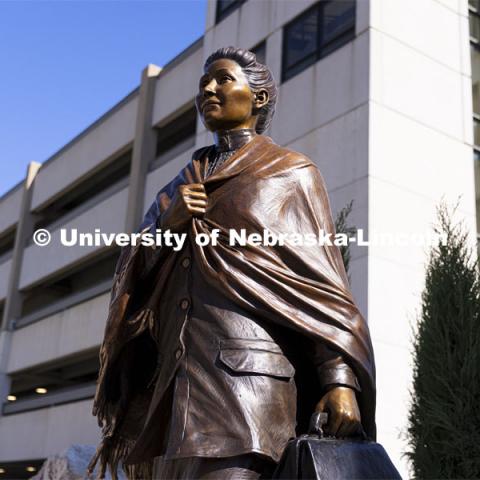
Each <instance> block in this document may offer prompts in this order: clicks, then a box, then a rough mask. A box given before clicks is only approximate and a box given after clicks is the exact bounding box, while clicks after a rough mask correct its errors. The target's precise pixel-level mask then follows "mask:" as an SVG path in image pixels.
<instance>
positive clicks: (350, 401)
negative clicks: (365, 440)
mask: <svg viewBox="0 0 480 480" xmlns="http://www.w3.org/2000/svg"><path fill="white" fill-rule="evenodd" d="M315 411H316V412H327V413H328V423H327V425H326V427H325V433H326V434H327V435H332V436H335V437H350V436H354V435H360V434H362V433H363V428H362V424H361V419H360V409H359V408H358V403H357V398H356V396H355V390H353V389H352V388H348V387H334V388H332V389H331V390H329V391H328V392H327V393H326V394H325V395H324V396H323V397H322V399H321V400H320V402H318V403H317V406H316V408H315Z"/></svg>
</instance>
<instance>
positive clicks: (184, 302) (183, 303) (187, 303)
mask: <svg viewBox="0 0 480 480" xmlns="http://www.w3.org/2000/svg"><path fill="white" fill-rule="evenodd" d="M189 305H190V302H189V301H188V300H187V299H186V298H184V299H183V300H182V301H181V302H180V307H181V308H182V310H186V309H187V308H188V306H189Z"/></svg>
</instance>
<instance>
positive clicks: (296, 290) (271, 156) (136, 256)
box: [94, 135, 375, 474]
mask: <svg viewBox="0 0 480 480" xmlns="http://www.w3.org/2000/svg"><path fill="white" fill-rule="evenodd" d="M211 152H212V149H211V147H205V148H203V149H200V150H197V151H196V152H195V153H194V155H193V158H192V161H191V162H190V163H189V164H188V165H187V167H185V168H184V169H183V171H182V172H181V173H180V174H179V175H178V176H177V177H176V178H175V179H174V180H173V181H172V182H170V183H169V184H168V185H167V186H166V187H165V188H163V189H162V190H161V191H160V192H159V194H158V195H157V198H156V201H155V202H154V204H153V205H152V207H151V208H150V210H149V212H148V213H147V215H146V217H145V221H144V223H143V224H142V227H141V230H142V231H154V229H155V228H156V223H155V222H156V219H157V218H158V216H159V215H161V213H162V212H164V211H165V210H166V209H167V208H168V206H169V203H170V200H171V198H172V196H173V194H174V192H175V190H176V188H177V187H178V185H180V184H188V183H198V182H202V183H204V185H205V189H206V192H207V195H208V209H207V213H206V214H205V216H204V217H203V218H192V221H191V223H190V225H189V227H188V235H189V247H188V248H189V249H191V250H190V255H191V258H192V261H193V262H194V264H195V265H194V266H195V268H196V269H198V272H200V273H201V275H202V278H203V280H204V281H205V282H206V285H205V286H204V295H207V296H208V294H210V295H211V296H212V300H214V299H216V298H218V297H219V296H221V297H222V298H225V299H228V300H229V301H230V302H231V304H232V305H235V307H236V309H239V310H240V311H242V312H247V313H248V314H249V315H250V317H251V318H254V319H255V321H256V322H257V324H258V325H263V326H265V331H267V330H268V331H269V332H272V331H278V332H279V335H278V338H281V339H282V340H281V341H279V340H277V338H275V339H273V338H272V340H273V342H272V343H273V345H274V346H272V348H270V349H266V351H269V352H270V354H272V355H274V354H275V349H277V350H279V351H277V354H279V355H282V354H283V353H284V354H286V355H287V357H288V354H287V351H294V350H295V348H293V349H292V348H291V347H292V346H294V345H296V344H297V345H301V342H303V339H306V340H307V339H308V341H311V342H314V343H318V344H321V345H325V346H327V347H329V348H330V349H331V350H333V351H335V352H338V353H339V354H341V356H342V358H343V359H344V360H345V361H346V362H347V363H348V365H349V366H350V367H351V368H352V369H353V371H354V372H355V375H356V377H357V379H358V382H359V384H360V389H361V391H360V392H359V393H358V395H357V398H358V400H359V406H360V409H361V414H362V423H363V426H364V429H365V431H366V432H367V434H368V435H369V436H370V437H371V438H375V420H374V414H375V380H374V377H375V374H374V359H373V351H372V346H371V341H370V336H369V332H368V326H367V324H366V322H365V319H364V318H363V317H362V315H361V314H360V313H359V311H358V308H357V306H356V305H355V302H354V300H353V298H352V295H351V292H350V289H349V286H348V279H347V276H346V273H345V269H344V266H343V262H342V258H341V254H340V251H339V249H338V247H335V246H319V245H314V246H291V245H284V246H263V245H261V246H253V245H248V246H230V245H228V231H229V229H235V230H237V231H238V230H239V229H242V228H244V229H246V231H247V232H248V233H252V232H263V230H264V229H268V230H270V231H272V232H276V233H301V234H303V235H305V234H307V233H312V234H315V235H318V234H319V233H321V231H322V230H323V231H325V232H327V233H334V225H333V222H332V218H331V212H330V206H329V201H328V196H327V192H326V188H325V184H324V181H323V179H322V176H321V174H320V172H319V170H318V168H317V167H316V166H315V165H314V164H313V163H312V162H311V161H310V160H309V159H308V158H307V157H305V156H304V155H302V154H299V153H297V152H294V151H291V150H288V149H286V148H282V147H280V146H278V145H276V144H275V143H274V142H273V141H272V140H271V139H270V138H269V137H267V136H263V135H257V136H256V137H254V138H253V140H252V141H251V142H249V143H247V144H246V145H244V146H243V147H241V148H240V149H239V150H238V151H237V152H236V153H235V154H234V155H233V156H232V157H231V158H230V159H228V160H227V161H226V162H225V163H224V164H223V165H222V166H221V167H219V168H218V170H217V171H215V173H214V174H213V175H212V176H211V177H208V178H207V179H205V172H206V167H207V163H208V155H209V153H211ZM213 228H219V229H220V230H221V235H220V239H219V244H218V245H217V246H212V245H207V246H204V247H201V246H199V245H198V244H196V243H195V242H194V241H193V238H194V236H195V235H196V234H198V233H209V232H211V230H212V229H213ZM181 255H184V252H174V251H173V250H172V249H169V248H165V247H162V248H159V247H157V248H152V247H142V246H136V247H128V248H125V249H124V250H123V251H122V254H121V256H120V259H119V262H118V264H117V268H116V274H115V278H114V286H113V288H112V297H111V303H110V309H109V316H108V320H107V326H106V330H105V338H104V342H103V344H102V347H101V351H100V359H101V371H100V377H99V381H98V388H97V392H96V396H95V403H94V415H97V416H98V418H99V422H100V424H101V426H102V427H103V433H104V439H105V440H104V450H103V452H102V455H103V458H104V459H107V460H109V461H110V462H111V463H115V462H116V461H118V460H119V459H125V458H126V457H127V456H128V454H129V453H130V452H131V454H132V455H131V456H130V458H129V459H128V462H129V463H139V462H142V461H146V462H147V463H148V460H149V459H150V458H151V456H152V455H157V454H158V451H156V450H155V448H156V447H155V439H156V438H157V437H155V433H154V432H158V429H159V425H158V424H156V422H158V418H159V417H158V415H159V405H160V404H161V400H162V397H163V394H164V392H165V391H166V389H167V387H168V385H169V384H170V382H171V380H172V378H173V377H174V374H175V372H176V371H177V368H178V367H179V365H180V364H181V357H180V358H179V355H178V354H177V349H179V348H183V349H184V345H183V343H184V342H182V339H181V337H182V333H183V332H182V331H181V327H179V326H178V324H177V323H175V322H167V321H166V320H165V319H162V318H161V317H160V316H159V312H160V311H161V305H162V304H163V303H162V301H163V302H165V301H168V299H166V298H164V297H163V295H164V293H165V291H166V290H167V289H168V287H169V279H170V278H171V277H172V276H173V275H174V271H175V266H176V265H177V266H178V262H179V256H181ZM170 287H171V285H170ZM182 287H183V286H182V285H178V288H179V289H181V288H182ZM204 298H205V297H204ZM175 325H177V326H175ZM180 325H183V323H180ZM267 325H268V328H267V327H266V326H267ZM272 326H273V328H272ZM262 339H263V338H261V340H262ZM289 339H290V340H289ZM296 342H300V343H296ZM289 343H290V348H289ZM225 350H228V349H227V348H225ZM297 350H302V347H300V348H298V349H297ZM297 353H298V352H297ZM217 354H219V352H218V351H217V352H216V353H215V355H217ZM219 355H221V353H220V354H219ZM226 355H228V354H224V355H223V360H224V364H225V363H228V359H227V361H226V362H225V358H226ZM237 356H238V354H237ZM212 358H213V357H212ZM257 358H258V357H257ZM274 358H275V360H272V359H270V360H269V359H266V357H265V358H263V359H262V360H261V361H260V360H256V362H257V373H258V363H259V362H260V363H262V362H265V365H264V367H265V368H273V365H275V364H277V365H278V358H279V357H274ZM282 358H285V357H283V355H282ZM157 359H158V363H157ZM289 359H290V362H289V361H287V362H288V364H285V365H284V370H285V371H287V370H289V369H290V368H291V367H292V368H293V366H294V367H295V368H296V370H297V371H296V374H295V377H296V384H297V388H298V390H299V394H298V396H299V399H298V402H297V403H298V415H297V417H298V418H297V420H298V423H299V429H300V430H301V429H302V428H303V426H304V424H305V419H306V418H308V416H309V415H310V414H311V413H312V409H313V406H314V405H315V403H316V402H317V401H318V400H319V399H320V395H321V391H320V388H319V386H318V381H316V380H315V379H314V378H313V377H312V376H309V375H311V374H312V373H311V372H308V368H307V367H306V366H305V362H303V361H302V359H295V358H293V357H291V358H290V357H289ZM243 360H244V361H247V362H249V361H252V356H247V357H245V358H244V359H243ZM285 360H286V358H285ZM230 361H231V362H236V363H237V364H238V362H241V360H239V359H238V358H237V359H235V358H234V359H233V360H232V359H231V358H230ZM281 362H283V360H281ZM302 362H303V363H302ZM155 367H157V368H155ZM207 368H209V367H207ZM212 368H218V367H217V366H213V367H212ZM277 368H278V367H277ZM212 372H213V371H212ZM253 373H255V371H254V372H253ZM277 373H278V372H277ZM313 375H314V373H313ZM275 377H276V375H275V374H274V375H273V376H272V379H275ZM285 377H287V382H288V375H285ZM277 382H278V383H277V384H276V385H278V386H280V385H281V384H282V385H290V382H288V383H285V378H283V379H278V378H277ZM281 382H283V383H281ZM279 388H284V387H279ZM275 389H277V387H274V390H275ZM284 390H285V388H284ZM272 391H273V390H272ZM275 391H278V389H277V390H275ZM293 392H294V391H293ZM282 395H283V397H284V405H289V406H291V400H292V398H291V396H292V389H291V388H290V390H288V389H286V390H285V392H284V393H283V394H282ZM230 400H231V402H233V397H231V399H230ZM225 401H226V402H227V404H226V405H222V406H219V408H224V409H225V411H226V412H228V411H229V409H231V410H232V411H237V410H236V405H234V404H233V403H231V405H229V404H228V401H229V399H228V397H227V398H226V400H225ZM245 401H246V402H248V401H250V402H251V405H250V407H251V408H252V409H255V398H250V399H248V400H245ZM235 403H236V404H238V402H235ZM250 407H248V408H250ZM147 410H148V414H147V415H146V417H145V414H146V413H147ZM268 412H269V410H268V409H265V410H264V411H263V413H262V414H261V415H260V417H261V418H256V420H255V421H254V422H248V420H247V421H244V422H243V425H244V428H245V431H244V432H237V433H238V435H240V436H242V435H243V436H245V438H251V437H252V435H257V434H258V435H259V436H260V437H261V436H262V435H261V432H258V429H259V425H261V424H263V425H269V424H273V425H274V429H277V430H276V434H277V438H276V440H273V441H272V435H273V437H275V434H269V435H267V437H269V439H268V440H269V442H270V444H272V442H273V443H275V442H277V447H276V449H277V450H276V452H274V453H273V454H270V456H272V458H274V459H277V457H278V451H280V449H281V448H283V446H284V442H285V441H286V439H288V436H289V435H291V434H292V429H291V424H288V425H284V432H283V433H282V431H281V430H282V423H281V421H279V419H278V417H276V411H275V408H272V409H270V413H268ZM205 415H206V418H208V412H205ZM257 417H258V415H257ZM286 422H287V423H288V422H289V420H288V419H287V420H286ZM138 439H139V441H138V442H137V446H136V448H135V449H134V450H133V452H132V447H133V445H134V444H135V442H136V441H137V440H138ZM157 441H158V438H157ZM253 450H256V449H253ZM238 453H243V452H240V451H239V452H238ZM220 456H221V455H220ZM139 471H140V470H139ZM143 474H145V472H144V473H143Z"/></svg>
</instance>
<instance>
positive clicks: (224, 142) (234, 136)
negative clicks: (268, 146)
mask: <svg viewBox="0 0 480 480" xmlns="http://www.w3.org/2000/svg"><path fill="white" fill-rule="evenodd" d="M255 135H256V133H255V130H254V129H253V128H241V129H239V130H219V131H218V132H215V133H214V134H213V138H214V140H215V149H216V150H217V152H228V151H232V150H237V149H239V148H240V147H243V145H245V144H246V143H248V142H250V141H251V140H252V138H253V137H254V136H255Z"/></svg>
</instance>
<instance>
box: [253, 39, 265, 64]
mask: <svg viewBox="0 0 480 480" xmlns="http://www.w3.org/2000/svg"><path fill="white" fill-rule="evenodd" d="M250 51H251V52H253V53H254V54H255V55H256V57H257V62H259V63H263V64H264V65H265V62H266V61H267V44H266V42H265V40H264V41H263V42H260V43H259V44H257V45H255V47H253V48H252V49H250Z"/></svg>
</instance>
